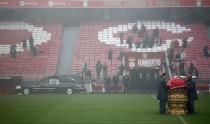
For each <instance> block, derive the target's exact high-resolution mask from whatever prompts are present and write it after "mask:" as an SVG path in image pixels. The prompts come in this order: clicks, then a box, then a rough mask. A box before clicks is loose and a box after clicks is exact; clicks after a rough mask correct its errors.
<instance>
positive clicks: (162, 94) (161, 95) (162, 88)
mask: <svg viewBox="0 0 210 124" xmlns="http://www.w3.org/2000/svg"><path fill="white" fill-rule="evenodd" d="M167 95H168V87H167V82H166V73H163V74H162V75H161V76H160V81H159V84H158V94H157V99H158V100H159V105H160V114H165V113H166V102H167Z"/></svg>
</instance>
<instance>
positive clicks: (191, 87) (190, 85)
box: [187, 75, 198, 114]
mask: <svg viewBox="0 0 210 124" xmlns="http://www.w3.org/2000/svg"><path fill="white" fill-rule="evenodd" d="M187 94H188V103H187V109H188V113H189V114H193V113H194V112H195V110H194V101H195V100H197V99H198V95H197V92H196V86H195V81H194V80H193V79H192V76H191V75H188V76H187Z"/></svg>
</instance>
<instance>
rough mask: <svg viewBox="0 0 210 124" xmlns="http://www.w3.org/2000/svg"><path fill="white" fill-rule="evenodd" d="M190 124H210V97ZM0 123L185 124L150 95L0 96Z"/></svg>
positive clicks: (190, 117) (205, 97) (189, 117)
mask: <svg viewBox="0 0 210 124" xmlns="http://www.w3.org/2000/svg"><path fill="white" fill-rule="evenodd" d="M195 109H196V114H194V115H184V116H182V117H183V119H184V120H185V121H186V122H187V124H208V123H209V122H210V95H200V96H199V100H198V101H196V102H195ZM0 124H184V122H183V121H181V119H180V118H179V117H178V116H175V115H173V116H172V115H160V114H159V113H158V103H157V101H156V100H155V99H154V98H153V97H152V96H151V95H149V94H147V95H143V94H94V95H91V94H74V95H71V96H69V95H29V96H16V95H15V96H0Z"/></svg>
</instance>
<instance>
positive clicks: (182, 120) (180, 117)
mask: <svg viewBox="0 0 210 124" xmlns="http://www.w3.org/2000/svg"><path fill="white" fill-rule="evenodd" d="M151 97H152V98H153V99H154V100H155V101H156V102H158V100H157V99H156V97H155V96H154V95H151ZM177 117H178V118H179V120H180V121H181V122H182V123H183V124H188V123H187V121H186V120H185V119H184V118H183V117H182V116H181V115H177Z"/></svg>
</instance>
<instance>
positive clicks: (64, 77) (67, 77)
mask: <svg viewBox="0 0 210 124" xmlns="http://www.w3.org/2000/svg"><path fill="white" fill-rule="evenodd" d="M48 78H58V79H59V80H60V81H61V82H68V81H69V80H74V81H75V82H78V83H80V82H82V79H81V78H80V77H79V76H78V75H53V76H49V77H48Z"/></svg>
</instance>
